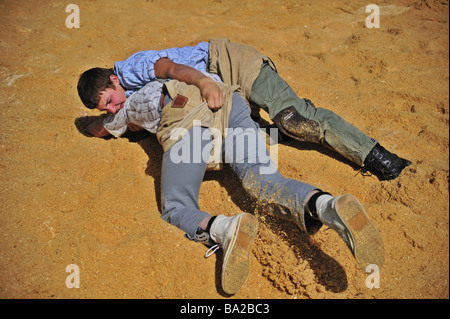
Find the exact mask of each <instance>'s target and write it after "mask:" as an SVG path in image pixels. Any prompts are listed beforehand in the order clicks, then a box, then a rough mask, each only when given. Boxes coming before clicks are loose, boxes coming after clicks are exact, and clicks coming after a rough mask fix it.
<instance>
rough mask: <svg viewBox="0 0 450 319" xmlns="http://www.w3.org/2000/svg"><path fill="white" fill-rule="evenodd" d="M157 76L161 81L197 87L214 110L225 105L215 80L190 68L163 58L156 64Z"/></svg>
mask: <svg viewBox="0 0 450 319" xmlns="http://www.w3.org/2000/svg"><path fill="white" fill-rule="evenodd" d="M155 75H156V77H158V78H160V79H175V80H178V81H180V82H184V83H187V84H192V85H195V86H197V87H198V88H199V89H200V93H201V95H202V97H203V99H204V100H206V101H207V102H208V107H209V108H210V109H212V110H217V109H219V108H221V107H222V105H223V103H224V100H223V94H222V91H221V90H220V89H219V87H218V86H217V84H216V83H215V82H214V80H213V79H211V78H210V77H208V76H206V75H204V74H203V73H202V72H200V71H198V70H196V69H194V68H192V67H190V66H187V65H183V64H178V63H174V62H172V61H171V60H169V59H167V58H162V59H159V60H158V61H157V62H156V63H155Z"/></svg>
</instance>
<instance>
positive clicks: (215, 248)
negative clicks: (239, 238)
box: [205, 244, 220, 258]
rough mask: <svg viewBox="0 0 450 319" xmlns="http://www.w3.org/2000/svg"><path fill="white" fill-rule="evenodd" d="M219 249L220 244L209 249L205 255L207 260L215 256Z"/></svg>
mask: <svg viewBox="0 0 450 319" xmlns="http://www.w3.org/2000/svg"><path fill="white" fill-rule="evenodd" d="M219 249H220V246H219V244H215V245H214V246H212V247H211V248H210V249H208V250H207V251H206V253H205V258H209V257H211V256H212V255H214V254H215V252H216V251H217V250H219Z"/></svg>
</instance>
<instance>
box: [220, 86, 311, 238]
mask: <svg viewBox="0 0 450 319" xmlns="http://www.w3.org/2000/svg"><path fill="white" fill-rule="evenodd" d="M228 125H229V132H228V134H227V136H226V138H225V142H224V154H225V162H226V163H230V166H231V168H232V169H233V170H234V171H235V172H236V174H237V175H238V177H239V179H240V180H241V181H242V184H243V187H244V189H245V190H246V191H247V192H248V193H249V195H251V196H252V197H253V198H254V199H255V200H256V201H257V202H258V203H259V204H260V205H261V206H263V207H264V208H265V210H266V211H267V212H269V213H272V214H274V215H277V216H279V217H282V218H287V219H290V220H293V221H295V222H296V224H297V225H298V226H299V227H300V228H301V229H302V230H303V231H308V228H309V227H308V226H309V225H308V222H311V223H312V224H314V225H311V226H318V225H316V224H317V223H315V222H314V221H312V220H310V219H309V218H308V216H306V217H305V206H304V205H305V200H306V198H307V196H308V194H309V193H310V192H312V191H313V190H315V189H317V188H316V187H314V186H312V185H309V184H306V183H303V182H300V181H297V180H294V179H289V178H285V177H283V176H282V175H281V173H280V172H279V171H278V169H277V167H276V164H275V163H274V162H273V161H272V160H271V159H270V156H269V153H268V150H267V147H266V144H265V142H264V140H263V139H262V138H261V136H260V135H259V131H258V130H259V127H258V125H257V124H256V123H255V122H254V121H253V120H252V119H251V117H250V108H249V107H248V106H247V104H246V103H245V101H244V100H243V99H242V98H241V97H240V96H239V95H238V94H234V96H233V108H232V110H231V113H230V117H229V120H228ZM305 218H306V220H305Z"/></svg>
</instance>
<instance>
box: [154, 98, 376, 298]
mask: <svg viewBox="0 0 450 319" xmlns="http://www.w3.org/2000/svg"><path fill="white" fill-rule="evenodd" d="M228 124H229V130H231V133H229V134H228V135H227V136H226V138H225V141H224V143H223V154H224V159H225V162H226V163H229V164H230V166H231V168H232V170H233V171H234V172H235V173H236V174H237V176H238V178H239V179H240V180H241V182H242V185H243V187H244V189H245V190H246V191H247V193H248V194H249V195H251V196H252V197H253V198H254V199H255V200H256V202H257V203H258V204H259V205H261V206H262V207H263V209H264V210H265V211H266V212H268V213H272V214H274V215H277V216H278V217H281V218H285V219H289V220H291V221H294V222H295V223H296V224H297V225H298V226H299V228H300V229H301V230H303V231H306V232H307V231H308V230H309V226H312V225H313V224H314V223H316V224H317V223H319V224H322V223H325V224H327V225H328V226H330V227H331V228H332V229H334V230H336V231H337V232H338V233H339V234H340V235H341V237H342V239H343V240H344V241H345V242H346V244H347V245H348V247H349V248H350V249H351V251H352V253H353V254H354V256H355V257H356V259H357V261H358V263H359V264H360V266H361V267H363V268H364V269H365V267H366V266H367V265H369V264H377V265H378V266H380V267H381V264H382V263H383V259H384V250H383V244H382V240H381V237H380V236H379V234H378V232H377V231H376V229H375V227H374V226H373V224H372V223H371V222H370V220H369V218H368V216H367V215H366V214H365V212H364V209H363V207H362V206H361V204H360V203H359V201H358V200H357V199H356V198H355V197H353V196H352V195H343V196H338V197H333V196H331V195H330V194H328V193H325V192H323V191H321V190H319V189H317V188H316V187H314V186H312V185H309V184H306V183H303V182H300V181H297V180H293V179H288V178H285V177H283V176H282V175H281V174H280V172H279V171H278V170H277V168H276V165H275V163H274V162H273V161H272V160H271V159H270V156H269V153H268V150H267V147H266V144H265V141H264V140H263V138H262V137H261V136H260V135H259V131H258V130H259V128H258V126H257V124H256V123H255V122H254V121H253V120H252V119H251V117H250V108H249V107H248V105H247V104H246V102H245V101H244V100H243V99H242V97H241V96H240V95H239V94H237V93H234V95H233V108H232V110H231V113H230V116H229V122H228ZM195 129H197V130H201V132H200V133H195V132H194V130H195ZM244 135H245V137H244ZM195 136H202V138H195ZM205 136H206V137H208V136H209V137H210V134H209V129H208V128H199V127H194V128H192V129H191V130H190V131H189V134H186V135H184V137H183V138H182V139H181V140H179V141H178V142H177V143H176V144H175V145H174V146H172V148H171V149H170V150H169V151H166V152H165V153H164V155H163V164H162V172H161V179H162V181H161V193H162V218H163V219H164V220H166V221H167V222H169V223H171V224H172V225H174V226H177V227H178V228H180V229H181V230H183V231H185V232H186V237H187V238H189V239H191V240H194V241H197V242H201V243H204V244H205V245H208V246H214V245H215V244H216V243H217V244H218V245H219V246H221V247H222V249H223V251H224V261H223V266H222V287H223V290H224V291H225V292H227V293H229V294H234V293H236V292H237V291H238V290H239V288H240V287H241V286H242V285H243V284H244V282H245V279H246V278H247V274H248V272H249V269H250V265H249V251H250V246H251V244H252V243H253V240H254V238H255V236H256V233H257V228H258V222H257V220H256V218H255V217H254V216H253V215H250V214H247V213H244V214H239V215H236V216H234V217H226V216H223V215H219V216H217V217H216V216H212V215H210V214H209V213H207V212H204V211H202V210H201V209H200V207H199V205H198V197H199V192H200V185H201V183H202V180H203V177H204V173H205V170H206V166H207V159H203V158H202V159H201V161H197V163H195V161H194V159H193V156H194V154H193V152H192V150H193V148H197V150H200V151H201V153H202V154H209V152H210V150H211V143H210V142H211V139H210V138H205ZM196 143H197V145H196ZM198 143H200V145H199V144H198ZM194 145H195V146H194ZM186 146H187V147H186ZM185 149H190V150H191V151H190V154H189V155H190V156H188V158H185V162H184V163H183V162H180V161H179V157H178V156H179V154H180V150H185ZM174 159H176V160H175V161H174ZM358 219H360V220H361V221H362V222H363V223H364V225H362V226H358V225H354V224H352V222H351V221H352V220H353V221H356V220H358Z"/></svg>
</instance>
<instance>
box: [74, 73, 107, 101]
mask: <svg viewBox="0 0 450 319" xmlns="http://www.w3.org/2000/svg"><path fill="white" fill-rule="evenodd" d="M114 74H115V73H114V69H105V68H93V69H90V70H87V71H85V72H84V73H83V74H81V76H80V79H79V80H78V86H77V89H78V95H79V96H80V99H81V102H83V104H84V105H85V106H86V107H87V108H89V109H95V108H96V107H97V106H98V101H99V100H100V92H101V91H104V90H106V89H107V88H111V89H114V84H113V83H112V82H111V79H110V78H109V77H110V76H111V75H114Z"/></svg>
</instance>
